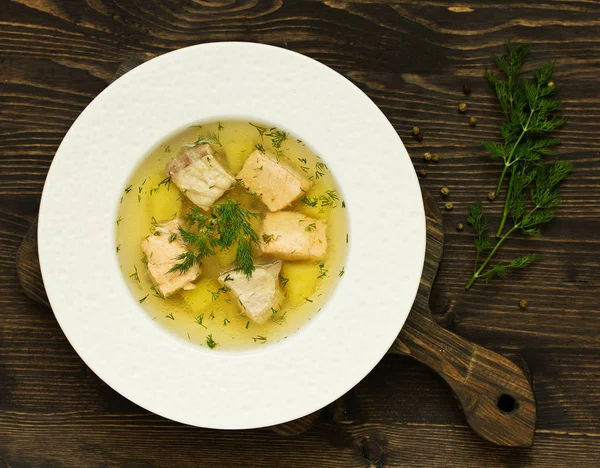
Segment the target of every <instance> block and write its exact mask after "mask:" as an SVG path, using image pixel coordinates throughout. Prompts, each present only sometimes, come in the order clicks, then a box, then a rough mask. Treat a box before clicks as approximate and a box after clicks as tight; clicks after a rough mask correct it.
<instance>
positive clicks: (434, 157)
mask: <svg viewBox="0 0 600 468" xmlns="http://www.w3.org/2000/svg"><path fill="white" fill-rule="evenodd" d="M431 160H432V161H433V162H434V163H436V164H437V163H439V162H440V156H439V155H438V154H437V153H433V154H432V155H431Z"/></svg>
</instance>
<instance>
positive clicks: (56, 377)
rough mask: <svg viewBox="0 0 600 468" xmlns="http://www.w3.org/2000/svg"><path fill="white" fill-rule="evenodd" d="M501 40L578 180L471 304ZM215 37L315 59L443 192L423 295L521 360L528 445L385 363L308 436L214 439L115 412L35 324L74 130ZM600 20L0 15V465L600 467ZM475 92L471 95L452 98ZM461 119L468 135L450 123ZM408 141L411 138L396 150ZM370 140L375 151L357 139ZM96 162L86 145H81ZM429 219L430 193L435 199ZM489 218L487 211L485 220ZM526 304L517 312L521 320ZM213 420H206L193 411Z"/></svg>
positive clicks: (11, 6) (585, 8) (41, 4)
mask: <svg viewBox="0 0 600 468" xmlns="http://www.w3.org/2000/svg"><path fill="white" fill-rule="evenodd" d="M508 39H515V40H521V41H526V42H529V43H531V44H532V45H533V53H532V57H531V62H530V67H535V66H537V65H539V64H541V63H543V62H545V61H547V60H554V61H555V63H556V68H557V73H556V80H555V81H556V82H557V83H559V84H560V85H561V90H560V95H561V97H562V99H563V102H564V113H565V115H567V117H568V118H569V121H568V123H567V125H566V126H565V127H564V128H563V129H562V130H561V132H560V136H561V138H562V140H563V144H562V145H561V147H560V148H559V151H560V154H561V156H562V157H563V158H565V159H568V160H570V161H572V162H573V164H574V166H575V172H574V175H573V176H572V177H571V179H570V180H569V181H568V182H567V183H566V184H565V187H564V191H563V198H564V204H563V206H562V207H561V208H560V210H559V213H558V216H557V218H556V219H555V220H554V221H553V223H552V224H550V225H549V226H547V227H546V228H545V229H544V230H543V237H540V238H537V239H527V240H521V239H518V238H517V239H513V240H511V241H510V242H508V243H507V244H506V248H505V249H504V253H505V255H506V256H514V254H515V253H516V252H529V251H534V252H538V253H541V254H543V256H544V260H543V261H542V262H540V263H539V264H537V265H535V266H533V267H531V268H529V269H527V270H525V271H523V272H520V273H518V274H516V275H510V276H509V277H508V278H507V279H506V280H505V281H495V282H492V283H490V284H489V285H487V286H486V285H484V284H478V285H476V286H475V287H474V288H473V289H472V290H471V291H469V293H467V294H465V293H464V292H463V286H464V283H465V281H466V280H467V279H468V276H469V273H470V272H471V268H472V260H473V251H472V248H471V241H472V233H471V231H470V230H469V229H468V228H467V229H465V230H464V231H463V232H457V231H456V229H455V226H456V223H457V222H459V221H461V222H464V218H465V213H466V207H467V205H468V204H469V203H470V202H472V201H474V200H475V199H477V198H484V197H485V194H486V193H487V192H488V191H489V190H491V189H492V188H493V187H494V184H495V181H496V180H497V176H498V169H499V166H498V165H496V164H492V163H490V162H489V160H488V158H487V157H486V155H485V152H484V151H483V149H482V148H481V146H480V144H479V143H480V142H481V141H483V140H489V139H494V138H497V135H498V127H499V125H500V122H501V120H502V115H501V113H500V111H499V109H498V108H497V106H496V104H495V100H494V97H493V94H492V92H491V90H490V89H489V87H488V85H487V84H486V82H485V80H484V79H483V77H482V73H483V70H484V68H485V66H487V65H490V64H491V61H490V56H491V55H492V54H494V53H498V52H500V51H501V50H502V47H503V43H504V42H505V41H506V40H508ZM218 40H247V41H254V42H263V43H268V44H273V45H278V46H282V47H286V48H289V49H291V50H295V51H297V52H300V53H304V54H306V55H308V56H310V57H313V58H316V59H318V60H320V61H322V62H323V63H325V64H327V65H329V66H330V67H332V68H333V69H335V70H337V71H338V72H340V73H342V74H343V75H344V76H346V77H348V78H349V79H350V80H352V81H353V82H354V83H356V84H357V86H359V87H360V88H361V89H363V90H364V91H365V92H366V93H367V94H368V95H369V96H370V97H371V98H372V99H373V100H374V101H375V103H376V104H378V105H379V106H380V108H381V109H382V111H383V112H384V113H385V114H386V116H387V117H388V118H389V119H390V121H391V122H392V124H393V125H394V126H395V128H396V129H397V131H398V133H399V135H400V136H401V137H402V138H403V140H404V142H405V144H406V146H407V148H408V150H409V153H410V155H411V157H412V158H413V160H414V163H415V167H416V168H417V169H418V170H420V169H421V168H423V167H424V166H425V164H424V162H423V159H422V155H423V153H424V152H425V151H435V152H437V153H438V154H439V155H440V157H441V161H440V163H439V164H437V165H428V166H427V170H428V174H427V177H426V178H424V179H422V180H421V182H422V185H423V187H424V188H426V189H427V190H430V191H431V192H432V193H436V194H437V193H439V189H440V188H441V187H442V186H447V187H449V188H450V190H451V192H452V193H451V197H450V199H451V201H452V202H453V203H454V205H455V208H454V210H453V211H451V212H448V213H444V228H445V239H446V244H445V250H444V259H443V262H442V265H441V268H440V271H439V272H438V277H437V280H436V285H435V287H434V290H433V296H432V304H433V306H434V309H436V311H437V312H438V313H440V314H441V313H446V315H447V316H449V317H451V318H452V319H453V320H452V321H451V324H450V328H451V329H452V330H454V331H456V332H457V333H458V334H459V335H461V336H464V337H465V338H467V339H469V340H472V341H474V342H476V343H479V344H481V345H483V346H485V347H488V348H491V349H494V350H495V351H498V352H500V353H502V354H504V355H507V356H511V355H514V354H519V355H521V356H522V357H523V358H524V359H525V361H526V362H527V364H528V366H529V371H530V374H531V376H532V378H533V383H534V390H535V394H536V398H537V401H538V425H537V432H536V437H535V444H534V446H533V447H532V448H529V449H517V448H503V447H496V446H493V445H491V444H488V443H486V442H484V441H482V440H481V439H480V438H479V437H477V436H476V435H475V434H473V433H472V432H471V431H470V429H469V428H468V427H467V424H466V422H465V420H464V417H463V416H462V414H461V412H460V411H459V409H458V406H457V404H456V403H454V406H453V404H452V403H453V396H452V393H451V391H450V390H449V389H448V388H447V386H446V385H445V383H444V382H443V381H442V380H441V379H440V378H439V377H437V376H436V375H435V374H434V373H433V372H432V371H431V370H429V369H427V368H426V367H424V366H421V365H420V364H418V363H416V362H414V361H412V360H410V359H407V358H406V357H403V356H392V355H390V356H387V357H385V358H384V359H383V361H382V362H381V363H380V364H379V365H378V366H377V367H376V368H375V369H374V370H373V371H372V372H371V373H370V374H369V375H368V376H367V377H366V378H365V379H364V380H363V381H362V382H361V383H360V384H359V385H358V386H357V387H356V388H355V389H353V390H352V391H351V392H349V393H348V394H347V395H345V396H344V397H343V398H342V399H340V400H339V401H338V402H336V404H334V405H333V406H332V407H331V408H329V409H328V410H327V411H326V413H325V414H324V415H323V416H322V417H321V419H320V420H319V422H318V423H317V424H316V425H315V426H314V427H313V428H312V429H311V430H310V431H308V432H307V433H305V434H303V435H301V436H297V437H292V438H289V437H282V436H278V435H274V434H273V433H272V432H271V431H268V430H255V431H240V432H217V431H211V430H203V429H196V428H191V427H187V426H183V425H180V424H176V423H173V422H170V421H167V420H164V419H162V418H160V417H157V416H154V415H152V414H149V413H148V412H147V411H145V410H143V409H141V408H139V407H137V406H136V405H134V404H132V403H130V402H128V401H127V400H125V399H124V398H123V397H121V396H120V395H119V394H117V393H115V392H114V391H113V390H112V389H110V388H109V387H107V386H106V385H105V384H104V383H103V382H102V381H100V380H99V379H98V378H97V377H96V376H95V375H94V374H93V373H92V372H90V371H89V369H87V368H86V366H85V365H84V364H83V363H82V361H81V360H80V359H79V357H78V356H77V354H76V353H75V352H74V351H73V349H72V348H71V347H70V345H69V343H68V342H67V341H66V339H65V337H64V335H63V334H62V332H61V330H60V328H59V326H58V324H57V323H56V321H55V319H54V317H53V316H52V315H51V314H49V312H48V309H46V308H44V307H42V306H39V305H37V304H35V303H34V302H33V301H32V300H31V299H30V298H28V297H27V296H25V294H24V293H23V292H22V290H21V288H20V287H19V282H18V279H17V275H16V268H15V256H16V251H17V248H18V246H19V244H20V242H21V240H22V239H23V237H24V236H25V234H26V232H27V230H28V229H29V226H30V224H31V222H32V221H33V219H34V217H35V215H36V214H37V211H38V206H39V198H40V194H41V190H42V186H43V183H44V179H45V176H46V173H47V170H48V167H49V165H50V162H51V159H52V156H53V154H54V152H55V151H56V148H57V147H58V145H59V144H60V141H61V139H62V137H63V136H64V134H65V133H66V131H67V130H68V128H69V126H70V125H71V124H72V122H73V121H74V120H75V118H76V117H77V115H78V114H79V113H80V112H81V111H82V110H83V108H84V107H85V106H86V105H87V104H88V103H89V102H90V101H91V100H92V99H93V97H94V96H95V95H97V94H98V93H99V92H100V91H101V90H102V89H104V87H106V85H107V83H108V81H109V80H110V79H111V77H112V75H113V74H114V73H115V71H116V69H117V67H118V66H119V64H120V63H121V62H122V61H123V60H124V59H125V58H126V57H128V56H131V55H132V54H135V53H144V52H147V53H152V54H160V53H164V52H167V51H170V50H173V49H176V48H179V47H183V46H186V45H191V44H196V43H201V42H211V41H218ZM598 76H600V3H599V2H594V1H577V0H572V1H562V2H561V1H556V2H543V1H542V2H516V1H514V2H495V1H491V2H475V1H464V2H460V3H452V2H445V1H426V2H408V1H395V2H384V1H377V0H364V1H333V0H332V1H328V2H320V1H303V0H297V1H292V0H287V1H263V2H258V1H244V0H237V1H234V0H230V1H211V2H204V1H196V2H193V1H176V0H170V1H161V2H158V1H156V2H145V1H141V0H138V1H125V0H123V1H119V2H112V1H108V0H87V1H75V0H74V1H53V0H21V1H14V2H7V1H6V0H2V1H1V2H0V83H1V84H0V304H1V305H0V314H1V326H2V332H1V337H0V339H1V340H2V342H1V348H0V353H1V355H0V414H1V416H0V425H1V426H0V457H1V462H2V463H0V466H2V465H4V466H10V467H38V466H39V467H63V466H68V467H71V466H73V467H87V466H90V467H97V466H128V467H129V466H131V467H138V466H139V467H147V466H182V467H185V466H210V467H221V466H223V467H229V466H251V467H255V466H256V467H274V466H293V467H355V466H356V467H368V466H377V467H383V466H461V467H463V466H474V467H479V466H511V467H512V466H527V467H529V466H539V467H547V466H569V465H571V466H577V467H579V466H583V467H587V466H590V467H592V466H597V460H598V459H600V234H598V233H599V232H600V221H599V219H600V184H599V182H600V144H599V143H598V135H599V134H600V110H599V109H600V88H599V85H598V83H599V79H598ZM465 83H469V84H470V85H471V87H472V90H473V91H472V93H471V95H470V96H469V97H465V96H463V94H462V92H461V87H462V85H463V84H465ZM461 101H465V102H467V104H468V106H469V109H470V114H471V115H475V116H476V117H477V118H478V119H479V121H478V125H477V126H476V127H474V128H471V127H469V126H468V125H467V123H466V117H465V116H463V115H460V114H458V113H457V112H456V105H457V104H458V103H459V102H461ZM413 125H418V126H419V127H420V128H421V129H422V131H423V133H424V140H423V142H422V143H418V142H416V141H415V140H413V139H412V138H411V136H410V131H411V128H412V126H413ZM367 137H368V136H367ZM90 144H93V142H90ZM439 201H440V202H441V197H439ZM486 204H487V206H489V209H490V210H491V213H492V214H493V216H494V217H495V219H497V215H498V214H499V212H500V210H501V206H500V204H499V203H490V202H486ZM520 298H524V299H527V300H528V301H529V307H528V308H527V309H525V310H521V309H519V308H518V305H517V303H518V300H519V299H520ZM199 404H210V402H199Z"/></svg>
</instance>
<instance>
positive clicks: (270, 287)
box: [219, 262, 282, 324]
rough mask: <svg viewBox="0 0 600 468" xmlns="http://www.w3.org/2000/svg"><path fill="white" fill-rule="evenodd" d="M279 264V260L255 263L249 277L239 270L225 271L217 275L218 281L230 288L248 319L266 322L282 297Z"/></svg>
mask: <svg viewBox="0 0 600 468" xmlns="http://www.w3.org/2000/svg"><path fill="white" fill-rule="evenodd" d="M281 266H282V264H281V262H275V263H271V264H268V265H255V270H254V272H253V273H252V276H251V277H247V276H246V275H245V274H244V273H243V272H242V271H239V270H230V271H225V272H223V273H221V275H220V276H219V282H220V283H221V284H222V285H223V286H227V287H228V288H229V289H230V292H231V294H232V295H233V297H235V299H237V304H238V306H239V307H240V309H241V311H242V312H243V313H244V314H246V315H247V316H248V318H249V319H250V320H252V321H253V322H256V323H260V324H262V323H266V322H267V321H268V320H269V319H270V318H271V317H272V316H273V309H275V308H276V307H277V305H278V304H279V302H280V301H281V299H282V293H281V288H280V287H279V273H280V272H281Z"/></svg>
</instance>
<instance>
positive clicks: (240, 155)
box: [223, 141, 254, 176]
mask: <svg viewBox="0 0 600 468" xmlns="http://www.w3.org/2000/svg"><path fill="white" fill-rule="evenodd" d="M223 149H224V150H225V154H226V156H227V162H228V163H229V170H230V172H231V173H232V174H233V175H234V176H235V175H236V174H237V173H238V172H240V170H241V169H242V166H243V165H244V162H245V161H246V159H248V156H249V155H250V153H251V152H252V151H254V141H236V142H232V143H223Z"/></svg>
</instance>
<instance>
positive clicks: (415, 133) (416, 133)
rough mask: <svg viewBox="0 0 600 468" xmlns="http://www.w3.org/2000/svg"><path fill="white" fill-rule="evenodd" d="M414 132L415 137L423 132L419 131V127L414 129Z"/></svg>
mask: <svg viewBox="0 0 600 468" xmlns="http://www.w3.org/2000/svg"><path fill="white" fill-rule="evenodd" d="M412 132H413V135H414V136H417V135H418V134H419V133H421V130H419V127H413V130H412Z"/></svg>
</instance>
